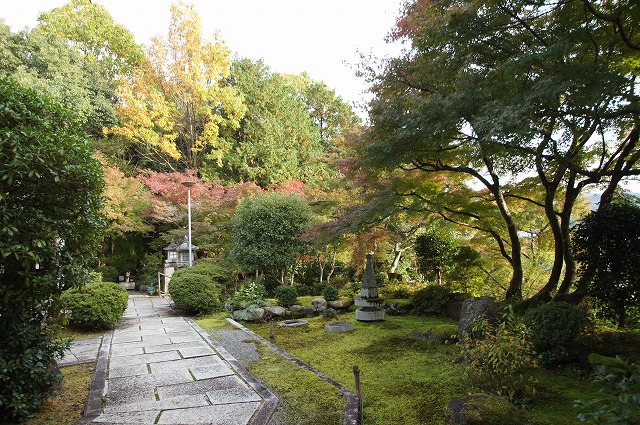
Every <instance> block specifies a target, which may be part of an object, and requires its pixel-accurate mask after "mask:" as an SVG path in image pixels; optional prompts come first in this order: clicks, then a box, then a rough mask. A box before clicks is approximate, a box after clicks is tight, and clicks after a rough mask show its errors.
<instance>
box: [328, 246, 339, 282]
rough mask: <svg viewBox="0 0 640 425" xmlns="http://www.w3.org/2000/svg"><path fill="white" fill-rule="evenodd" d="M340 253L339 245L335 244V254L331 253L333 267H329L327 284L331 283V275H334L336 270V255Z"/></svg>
mask: <svg viewBox="0 0 640 425" xmlns="http://www.w3.org/2000/svg"><path fill="white" fill-rule="evenodd" d="M337 254H338V247H337V246H335V245H334V246H333V254H332V255H331V263H330V264H331V268H330V269H329V273H327V285H328V284H329V281H330V280H331V276H333V273H334V272H335V271H336V257H337Z"/></svg>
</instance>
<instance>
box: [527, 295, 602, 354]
mask: <svg viewBox="0 0 640 425" xmlns="http://www.w3.org/2000/svg"><path fill="white" fill-rule="evenodd" d="M524 323H525V324H526V325H527V328H529V330H530V331H531V341H532V342H533V345H534V347H535V349H536V350H537V351H538V352H542V351H546V350H549V349H552V348H561V349H563V348H567V347H570V346H572V345H574V344H575V343H576V340H577V338H578V337H579V336H580V335H582V334H583V333H584V332H585V331H586V330H587V328H588V327H589V325H590V321H589V313H588V312H587V311H586V309H584V308H583V307H580V306H577V305H574V304H569V303H565V302H550V303H546V304H541V305H538V306H536V307H533V308H531V309H529V310H527V312H526V313H525V314H524Z"/></svg>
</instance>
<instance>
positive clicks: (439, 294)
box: [411, 285, 451, 316]
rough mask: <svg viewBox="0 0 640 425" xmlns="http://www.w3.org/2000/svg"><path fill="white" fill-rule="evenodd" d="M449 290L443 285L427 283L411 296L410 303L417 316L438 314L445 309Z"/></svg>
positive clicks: (449, 293)
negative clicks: (427, 284)
mask: <svg viewBox="0 0 640 425" xmlns="http://www.w3.org/2000/svg"><path fill="white" fill-rule="evenodd" d="M450 298H451V290H450V289H449V288H447V287H445V286H439V285H429V286H427V287H425V288H423V289H420V290H418V291H416V292H415V293H414V294H413V295H412V296H411V303H412V304H413V306H414V308H415V312H416V314H417V315H419V316H423V315H424V316H426V315H438V314H442V313H444V312H445V311H446V310H447V304H448V303H449V299H450Z"/></svg>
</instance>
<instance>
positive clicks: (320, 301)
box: [311, 298, 327, 311]
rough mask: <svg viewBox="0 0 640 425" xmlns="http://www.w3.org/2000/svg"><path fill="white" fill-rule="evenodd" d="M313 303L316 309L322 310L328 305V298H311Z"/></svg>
mask: <svg viewBox="0 0 640 425" xmlns="http://www.w3.org/2000/svg"><path fill="white" fill-rule="evenodd" d="M311 305H312V306H313V309H314V310H315V311H322V310H324V309H325V308H326V307H327V300H325V299H324V298H314V299H312V300H311Z"/></svg>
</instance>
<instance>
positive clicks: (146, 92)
mask: <svg viewBox="0 0 640 425" xmlns="http://www.w3.org/2000/svg"><path fill="white" fill-rule="evenodd" d="M229 54H230V52H229V50H228V49H227V47H226V46H225V45H224V44H223V43H222V42H220V41H217V40H216V41H215V42H214V43H211V42H206V41H204V40H203V39H202V26H201V23H200V17H199V16H198V14H197V13H196V12H195V10H194V9H193V6H188V5H185V4H183V3H179V4H174V5H172V6H171V23H170V26H169V34H168V37H167V38H166V39H163V38H159V37H158V38H155V39H154V40H153V42H152V45H151V47H150V48H149V49H148V51H147V59H146V60H144V61H143V63H142V65H141V66H140V67H139V68H136V69H135V70H134V71H133V75H132V76H131V77H130V78H122V79H121V81H120V85H119V86H118V89H117V90H116V94H117V96H118V97H119V99H120V102H119V103H118V106H117V112H118V115H119V117H120V120H121V123H120V125H118V126H114V127H111V128H110V129H109V130H108V131H109V133H112V134H115V135H119V136H122V137H123V138H125V139H126V140H129V141H131V142H134V146H135V148H136V149H137V152H138V155H139V156H140V158H139V160H138V162H139V163H140V165H143V166H150V165H151V166H154V167H155V168H161V169H162V168H164V169H169V170H176V169H180V170H182V169H184V168H198V167H199V166H200V165H201V164H202V162H203V161H204V160H205V158H207V159H208V160H209V161H212V162H213V163H214V164H216V165H218V166H220V165H221V164H222V163H223V160H224V156H225V154H226V153H227V152H228V150H229V148H230V144H229V143H228V142H227V141H225V140H224V139H222V137H221V136H220V134H221V130H222V129H224V128H237V127H238V125H239V124H240V119H241V118H242V116H243V115H244V113H245V109H246V108H245V106H244V103H243V100H242V97H241V96H240V95H239V93H238V91H237V90H236V89H235V88H234V87H231V86H229V85H228V84H227V83H226V79H227V78H228V77H229V72H230V60H229ZM163 161H164V164H163ZM158 164H159V165H158Z"/></svg>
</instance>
